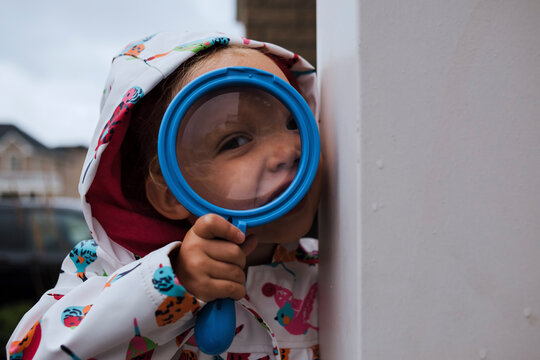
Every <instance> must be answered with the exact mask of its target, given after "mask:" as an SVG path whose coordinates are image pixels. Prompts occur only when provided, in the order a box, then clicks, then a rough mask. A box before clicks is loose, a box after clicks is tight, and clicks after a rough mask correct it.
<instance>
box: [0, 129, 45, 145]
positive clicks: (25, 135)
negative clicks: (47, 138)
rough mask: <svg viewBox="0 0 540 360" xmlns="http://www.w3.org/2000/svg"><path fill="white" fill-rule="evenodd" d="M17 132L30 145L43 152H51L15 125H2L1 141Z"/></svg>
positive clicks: (0, 130) (0, 131)
mask: <svg viewBox="0 0 540 360" xmlns="http://www.w3.org/2000/svg"><path fill="white" fill-rule="evenodd" d="M12 132H15V133H17V134H19V135H20V136H21V137H22V138H23V139H24V140H25V141H27V142H28V143H30V145H32V146H34V147H36V148H39V149H42V150H49V148H48V147H46V146H45V145H43V144H42V143H40V142H39V141H37V140H36V139H34V138H33V137H32V136H30V135H28V134H27V133H26V132H24V131H22V130H21V129H19V128H18V127H17V126H15V125H13V124H0V141H1V139H2V138H3V137H4V136H5V135H6V134H9V133H12Z"/></svg>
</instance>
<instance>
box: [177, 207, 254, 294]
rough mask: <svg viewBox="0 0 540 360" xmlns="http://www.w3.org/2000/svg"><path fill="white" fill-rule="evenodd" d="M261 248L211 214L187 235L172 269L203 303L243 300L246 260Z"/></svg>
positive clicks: (199, 220)
mask: <svg viewBox="0 0 540 360" xmlns="http://www.w3.org/2000/svg"><path fill="white" fill-rule="evenodd" d="M256 246H257V243H256V240H252V239H249V240H248V241H245V235H244V233H242V231H240V230H239V229H238V228H237V227H236V226H234V225H232V224H231V223H230V222H228V221H227V220H225V219H224V218H222V217H221V216H219V215H215V214H207V215H204V216H202V217H200V218H199V219H197V221H196V222H195V224H194V225H193V226H192V227H191V229H190V230H189V231H188V233H187V234H186V236H185V238H184V241H183V242H182V246H180V249H179V251H178V254H177V256H176V257H174V256H171V262H172V266H173V268H174V271H175V273H176V276H177V277H178V279H179V281H180V283H181V284H182V286H184V288H185V289H186V290H187V291H188V292H189V293H191V294H192V295H194V296H195V297H197V298H199V299H201V300H203V301H206V302H208V301H212V300H215V299H218V298H227V297H230V298H233V299H235V300H238V299H241V298H243V297H244V296H245V294H246V288H245V282H246V275H245V273H244V267H245V265H246V256H247V255H248V254H249V253H250V252H252V251H253V250H254V249H255V247H256Z"/></svg>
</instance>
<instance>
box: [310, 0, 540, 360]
mask: <svg viewBox="0 0 540 360" xmlns="http://www.w3.org/2000/svg"><path fill="white" fill-rule="evenodd" d="M338 3H339V6H338V5H337V4H338ZM338 3H336V2H335V1H334V0H318V2H317V34H318V35H317V36H318V42H317V47H318V59H317V61H318V68H319V76H320V81H321V92H322V100H323V101H322V107H321V116H322V122H323V127H322V131H323V147H324V152H325V160H326V163H327V165H328V169H329V171H328V173H327V192H326V195H325V196H324V199H323V204H322V209H321V225H322V231H321V242H322V243H321V277H320V283H321V288H320V289H321V290H320V301H321V306H320V315H319V316H320V321H321V328H322V330H321V351H322V358H324V359H362V360H372V359H411V360H412V359H415V360H417V359H513V360H514V359H540V1H536V0H530V1H527V0H507V1H502V0H498V1H496V0H493V1H488V0H486V1H471V0H455V1H447V0H409V1H402V0H386V1H380V0H340V1H339V2H338Z"/></svg>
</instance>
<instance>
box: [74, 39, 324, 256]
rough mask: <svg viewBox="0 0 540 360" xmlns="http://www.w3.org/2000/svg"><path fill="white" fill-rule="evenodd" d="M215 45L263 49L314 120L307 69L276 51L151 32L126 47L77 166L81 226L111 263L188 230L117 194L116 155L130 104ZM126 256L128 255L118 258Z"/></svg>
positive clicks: (248, 43) (313, 87)
mask: <svg viewBox="0 0 540 360" xmlns="http://www.w3.org/2000/svg"><path fill="white" fill-rule="evenodd" d="M216 44H220V45H243V46H247V47H251V48H262V47H265V48H266V49H265V50H266V52H267V53H269V54H270V56H271V57H272V58H273V59H274V60H275V61H276V63H277V64H278V65H279V66H280V67H281V68H282V69H283V70H288V71H284V72H285V74H286V75H288V77H289V78H290V79H289V80H290V82H291V84H293V85H294V86H295V87H296V89H297V90H298V91H299V92H300V93H301V94H302V96H303V97H304V98H305V99H306V101H307V102H308V104H309V106H310V107H311V109H312V111H313V113H314V114H315V118H317V89H316V78H315V71H314V68H313V66H312V65H310V64H309V63H308V62H307V61H306V60H304V59H303V58H302V57H300V56H298V55H297V54H295V53H292V52H290V51H288V50H285V49H283V48H281V47H279V46H276V45H273V44H270V43H263V42H259V41H254V40H249V39H245V38H242V37H239V36H230V35H227V34H223V33H187V32H184V33H158V34H155V35H151V36H148V37H145V38H143V39H141V40H139V41H135V42H133V43H130V44H128V45H127V46H126V47H125V48H124V49H123V50H121V51H120V52H119V53H118V54H117V55H116V56H115V57H114V58H113V61H112V64H111V71H110V73H109V76H108V79H107V82H106V86H105V90H104V92H103V97H102V100H101V111H100V116H99V121H98V124H97V128H96V130H95V132H94V135H93V137H92V140H91V142H90V147H89V150H88V154H87V156H86V160H85V162H84V165H83V169H82V173H81V177H80V182H79V193H80V195H81V199H82V203H83V210H84V214H85V218H86V221H87V223H88V226H89V228H90V230H91V231H92V234H93V236H94V239H95V240H96V241H97V242H98V244H99V245H100V247H101V248H102V249H103V250H105V251H106V252H107V253H109V254H110V255H111V256H113V257H115V258H116V260H117V261H120V262H124V261H126V262H127V261H130V260H131V259H132V258H133V255H132V254H130V253H128V252H131V253H133V254H135V255H137V256H144V255H146V254H148V253H149V252H151V251H153V250H156V249H158V248H160V247H162V246H164V245H166V244H168V243H170V242H172V241H177V240H182V239H183V237H184V235H185V233H186V231H187V230H188V224H186V223H184V222H178V221H170V220H167V219H165V218H164V217H162V216H161V215H159V214H158V213H157V212H156V211H155V210H154V209H153V208H152V207H151V206H150V204H148V203H147V202H146V203H145V202H141V201H136V200H133V199H130V198H127V197H126V196H125V195H124V192H123V189H122V179H121V176H122V172H121V169H122V163H121V162H122V159H121V156H120V149H121V145H122V142H123V141H124V140H125V135H126V132H127V129H128V126H129V122H130V118H131V115H132V113H133V108H134V107H136V106H137V102H138V101H139V100H140V99H141V98H142V97H144V96H145V95H146V94H148V93H149V92H150V90H152V88H154V86H156V85H157V84H158V83H160V82H161V81H162V80H163V79H165V78H166V77H167V76H168V75H170V74H171V73H172V72H173V71H174V70H175V69H176V68H178V66H179V65H180V64H182V63H183V62H185V61H186V60H187V59H189V58H190V57H192V56H194V55H195V54H196V53H197V52H199V51H201V50H204V49H206V48H209V47H212V46H214V45H216ZM126 250H127V251H128V252H126Z"/></svg>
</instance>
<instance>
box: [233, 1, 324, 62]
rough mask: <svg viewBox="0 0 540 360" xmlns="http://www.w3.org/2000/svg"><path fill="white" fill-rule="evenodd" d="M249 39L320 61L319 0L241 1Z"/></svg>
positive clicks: (241, 17) (240, 12) (239, 5)
mask: <svg viewBox="0 0 540 360" xmlns="http://www.w3.org/2000/svg"><path fill="white" fill-rule="evenodd" d="M237 12H238V20H239V21H241V22H243V23H244V25H245V26H246V36H247V37H248V38H253V39H256V40H261V41H268V42H272V43H275V44H277V45H281V46H283V47H285V48H287V49H289V50H292V51H294V52H296V53H298V54H300V55H302V56H303V57H304V58H306V59H307V60H308V61H309V62H310V63H312V64H313V65H316V64H315V61H316V33H315V0H237Z"/></svg>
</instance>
